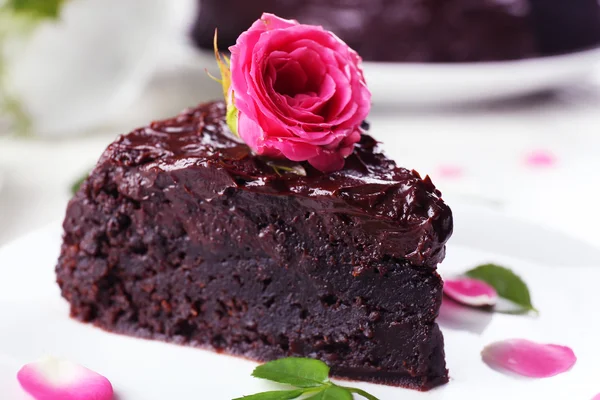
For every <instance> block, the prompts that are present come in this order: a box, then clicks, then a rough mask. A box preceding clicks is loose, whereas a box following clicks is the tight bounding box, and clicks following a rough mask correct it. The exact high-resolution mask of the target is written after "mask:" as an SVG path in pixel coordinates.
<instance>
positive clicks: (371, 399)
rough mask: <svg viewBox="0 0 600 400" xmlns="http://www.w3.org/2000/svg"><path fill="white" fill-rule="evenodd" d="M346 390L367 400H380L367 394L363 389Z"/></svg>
mask: <svg viewBox="0 0 600 400" xmlns="http://www.w3.org/2000/svg"><path fill="white" fill-rule="evenodd" d="M345 389H348V390H349V391H350V392H352V393H356V394H358V395H360V396H362V397H364V398H366V399H369V400H379V399H378V398H377V397H375V396H373V395H372V394H369V393H367V392H365V391H364V390H362V389H357V388H345Z"/></svg>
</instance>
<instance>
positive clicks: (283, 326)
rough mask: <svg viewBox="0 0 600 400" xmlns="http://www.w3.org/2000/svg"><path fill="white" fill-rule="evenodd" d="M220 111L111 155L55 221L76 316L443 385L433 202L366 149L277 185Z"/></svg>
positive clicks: (260, 354)
mask: <svg viewBox="0 0 600 400" xmlns="http://www.w3.org/2000/svg"><path fill="white" fill-rule="evenodd" d="M223 114H224V110H223V107H222V104H220V103H214V104H207V105H202V106H200V107H199V108H198V109H194V110H189V111H188V112H186V113H184V114H182V115H180V116H179V117H177V118H175V119H172V120H168V121H163V122H159V123H154V124H153V125H151V126H150V127H148V128H144V129H142V130H138V131H135V132H134V133H132V134H130V135H127V136H123V137H121V138H120V139H119V140H117V142H115V143H114V144H113V145H111V146H110V147H109V149H108V150H107V152H106V153H105V154H104V155H103V157H102V158H101V160H100V162H99V164H98V166H97V167H96V169H95V170H94V172H93V173H92V174H91V175H90V177H89V178H88V180H87V181H86V182H85V183H84V185H83V186H82V188H81V190H80V191H79V192H78V193H77V194H76V196H75V198H74V199H73V200H72V201H71V203H70V204H69V207H68V210H67V216H66V219H65V223H64V228H65V235H64V244H63V247H62V251H61V256H60V260H59V263H58V266H57V276H58V282H59V284H60V286H61V289H62V293H63V296H64V297H65V298H66V299H67V300H68V301H69V302H70V304H71V313H72V315H73V316H74V317H76V318H78V319H80V320H83V321H88V322H93V323H94V324H96V325H98V326H100V327H102V328H104V329H107V330H110V331H115V332H119V333H124V334H129V335H136V336H141V337H147V338H154V339H162V340H168V341H174V342H177V343H185V344H190V345H195V346H202V347H209V348H212V349H215V350H217V351H224V352H228V353H231V354H235V355H241V356H244V357H248V358H251V359H255V360H258V361H266V360H271V359H275V358H280V357H285V356H290V355H295V356H306V357H317V358H320V359H322V360H324V361H325V362H327V363H328V364H329V365H331V366H332V372H333V374H334V375H335V376H340V377H347V378H351V379H360V380H369V381H374V382H381V383H387V384H393V385H400V386H405V387H412V388H415V389H421V390H426V389H429V388H431V387H433V386H436V385H438V384H441V383H444V382H446V381H447V379H448V378H447V371H446V367H445V361H444V355H443V338H442V335H441V333H440V331H439V328H438V327H437V324H436V323H435V318H436V317H437V314H438V312H439V307H440V304H441V296H442V282H441V279H440V277H439V275H438V274H437V273H436V271H435V269H436V266H437V263H438V262H439V261H441V259H442V258H443V255H444V243H445V242H446V240H447V239H448V238H449V236H450V234H451V232H452V218H451V213H450V210H449V209H448V207H447V206H446V205H445V204H444V203H443V202H442V201H441V199H440V198H439V192H437V191H436V190H435V188H434V187H433V185H432V184H431V183H430V182H429V181H427V180H422V179H420V178H419V177H418V175H417V174H415V173H412V172H410V171H407V170H402V169H399V168H397V167H395V165H394V164H393V163H392V162H391V161H389V160H387V159H385V157H384V156H383V155H382V154H380V153H378V152H377V150H376V146H375V143H374V141H373V140H372V139H371V138H370V137H368V136H364V137H363V140H362V141H361V144H360V145H359V146H357V150H356V151H355V154H353V155H352V156H351V157H350V158H351V159H349V161H348V163H347V168H345V170H344V171H342V172H340V173H337V174H338V176H337V177H336V178H335V179H331V176H326V175H322V174H318V173H316V172H315V171H312V170H310V167H308V166H306V169H307V171H306V172H307V173H306V176H297V175H294V174H283V176H282V175H278V174H277V173H275V172H274V171H273V168H272V167H270V166H268V165H266V164H265V162H264V160H261V159H259V158H257V157H255V156H252V155H251V154H250V153H249V152H248V151H244V146H243V145H241V144H239V143H238V142H236V140H235V138H232V137H230V136H229V134H228V132H227V131H226V128H225V126H224V124H223V123H222V120H223Z"/></svg>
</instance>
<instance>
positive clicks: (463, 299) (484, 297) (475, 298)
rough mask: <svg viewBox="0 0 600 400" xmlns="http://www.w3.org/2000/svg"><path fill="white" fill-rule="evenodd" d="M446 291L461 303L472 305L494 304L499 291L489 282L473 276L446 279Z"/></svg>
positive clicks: (447, 294)
mask: <svg viewBox="0 0 600 400" xmlns="http://www.w3.org/2000/svg"><path fill="white" fill-rule="evenodd" d="M444 293H445V294H446V296H448V297H450V298H451V299H453V300H455V301H458V302H459V303H462V304H466V305H468V306H472V307H483V306H493V305H495V304H496V302H497V301H498V293H496V290H495V289H494V288H493V287H491V286H490V285H488V284H487V283H485V282H483V281H480V280H478V279H472V278H457V279H445V280H444Z"/></svg>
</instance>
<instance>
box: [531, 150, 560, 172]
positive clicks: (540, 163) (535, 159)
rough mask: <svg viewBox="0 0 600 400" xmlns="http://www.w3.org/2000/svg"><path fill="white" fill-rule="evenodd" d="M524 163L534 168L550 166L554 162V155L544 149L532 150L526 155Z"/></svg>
mask: <svg viewBox="0 0 600 400" xmlns="http://www.w3.org/2000/svg"><path fill="white" fill-rule="evenodd" d="M525 163H526V164H527V165H529V166H531V167H536V168H540V167H541V168H545V167H551V166H553V165H554V164H556V157H555V156H554V154H552V153H550V152H548V151H545V150H534V151H532V152H531V153H530V154H529V155H528V156H527V158H526V159H525Z"/></svg>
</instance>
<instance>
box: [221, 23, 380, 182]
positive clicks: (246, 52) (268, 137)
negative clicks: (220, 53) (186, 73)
mask: <svg viewBox="0 0 600 400" xmlns="http://www.w3.org/2000/svg"><path fill="white" fill-rule="evenodd" d="M230 51H231V64H230V67H231V88H230V89H231V90H232V92H230V93H232V94H233V102H234V103H233V104H234V106H235V107H236V108H237V110H238V125H237V127H238V132H239V135H240V136H241V138H242V139H243V140H244V141H245V142H246V143H247V144H248V145H249V146H250V147H251V148H252V149H253V150H254V151H255V152H256V153H258V154H262V155H265V156H270V157H285V158H288V159H290V160H292V161H306V160H308V162H309V163H310V164H311V165H312V166H314V167H315V168H317V169H319V170H320V171H323V172H330V171H336V170H339V169H341V168H343V166H344V159H345V158H346V157H348V156H349V155H350V154H352V151H353V148H354V144H355V143H356V142H358V141H359V140H360V129H359V127H360V124H361V123H362V121H363V120H364V119H365V118H366V117H367V114H368V113H369V109H370V107H371V93H370V92H369V89H368V88H367V86H366V84H365V79H364V76H363V72H362V69H361V61H362V60H361V58H360V57H359V55H358V54H357V53H356V52H355V51H354V50H352V49H351V48H350V47H348V46H347V45H346V44H345V43H344V42H342V41H341V40H340V39H339V38H338V37H337V36H335V35H334V34H333V33H331V32H328V31H326V30H324V29H323V28H322V27H319V26H312V25H301V24H299V23H298V22H297V21H291V20H285V19H281V18H279V17H277V16H275V15H272V14H263V16H262V18H261V19H260V20H258V21H256V22H255V23H254V24H253V25H252V26H251V27H250V29H248V30H247V31H246V32H244V33H242V35H240V37H239V38H238V40H237V43H236V44H235V46H232V47H231V48H230Z"/></svg>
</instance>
